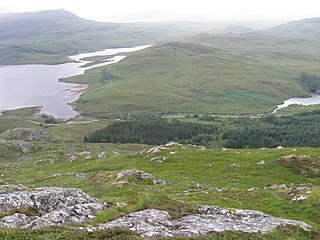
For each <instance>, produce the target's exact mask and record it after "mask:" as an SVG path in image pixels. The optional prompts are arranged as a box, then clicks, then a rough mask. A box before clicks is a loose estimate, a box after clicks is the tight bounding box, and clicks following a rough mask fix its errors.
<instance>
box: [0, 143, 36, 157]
mask: <svg viewBox="0 0 320 240" xmlns="http://www.w3.org/2000/svg"><path fill="white" fill-rule="evenodd" d="M33 149H34V146H33V145H32V144H31V143H28V142H24V141H20V140H13V141H10V140H5V139H0V155H1V156H2V157H7V154H8V153H9V152H10V151H17V152H20V153H30V152H32V150H33Z"/></svg>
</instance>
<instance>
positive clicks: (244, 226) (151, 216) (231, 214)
mask: <svg viewBox="0 0 320 240" xmlns="http://www.w3.org/2000/svg"><path fill="white" fill-rule="evenodd" d="M199 212H200V213H199V214H195V215H189V216H185V217H182V218H179V219H172V217H171V216H170V215H169V213H167V212H166V211H159V210H156V209H148V210H143V211H139V212H134V213H130V214H128V215H126V216H124V217H122V218H119V219H116V220H114V221H111V222H108V223H104V224H100V225H99V226H98V227H94V228H84V229H86V230H90V231H92V230H102V229H109V228H113V227H120V228H126V229H129V230H131V231H134V232H136V233H138V234H139V235H140V236H142V237H145V238H151V237H153V238H154V237H180V236H187V237H193V236H199V235H205V234H208V233H210V232H223V231H241V232H248V233H257V232H261V233H267V232H269V231H271V230H273V229H275V228H276V227H278V226H285V225H294V226H299V227H302V228H304V229H306V230H307V229H310V228H311V226H310V225H308V224H306V223H304V222H301V221H294V220H287V219H281V218H276V217H272V216H270V215H266V214H264V213H262V212H259V211H252V210H240V209H231V210H228V209H224V208H220V207H216V206H201V207H200V209H199Z"/></svg>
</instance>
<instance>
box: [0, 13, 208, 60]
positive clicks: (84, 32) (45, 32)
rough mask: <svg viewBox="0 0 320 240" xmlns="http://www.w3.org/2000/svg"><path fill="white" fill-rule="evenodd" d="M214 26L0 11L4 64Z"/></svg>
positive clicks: (150, 41)
mask: <svg viewBox="0 0 320 240" xmlns="http://www.w3.org/2000/svg"><path fill="white" fill-rule="evenodd" d="M186 26H188V27H187V28H186ZM211 28H212V26H211V25H209V24H200V23H199V24H198V23H181V22H180V23H179V22H177V23H158V24H157V23H153V24H152V23H103V22H95V21H90V20H86V19H82V18H80V17H78V16H76V15H74V14H73V13H71V12H68V11H65V10H50V11H40V12H28V13H14V14H0V29H1V32H0V51H1V53H2V54H1V56H0V64H25V63H50V64H52V63H53V64H56V63H61V62H66V61H67V58H66V57H67V56H70V55H74V54H76V53H80V52H81V53H82V52H90V51H97V50H103V49H105V48H111V47H131V46H137V45H146V44H153V43H155V42H161V41H167V40H170V39H177V38H178V39H179V38H184V37H186V36H190V34H191V35H192V34H195V33H199V32H201V31H205V30H209V29H211ZM186 29H187V30H186Z"/></svg>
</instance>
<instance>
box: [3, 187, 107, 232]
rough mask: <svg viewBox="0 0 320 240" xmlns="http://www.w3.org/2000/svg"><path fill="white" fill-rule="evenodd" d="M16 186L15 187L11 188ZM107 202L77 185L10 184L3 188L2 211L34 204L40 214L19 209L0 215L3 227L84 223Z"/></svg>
mask: <svg viewBox="0 0 320 240" xmlns="http://www.w3.org/2000/svg"><path fill="white" fill-rule="evenodd" d="M11 189H13V190H11ZM106 207H107V206H105V205H104V204H102V203H100V202H99V201H98V200H96V199H94V198H92V197H90V196H89V195H87V194H86V193H84V192H83V191H82V190H80V189H75V188H57V187H52V188H35V189H30V190H28V189H24V188H21V187H19V188H12V187H11V188H8V187H4V188H3V191H1V192H0V211H10V210H18V209H20V208H25V209H28V208H32V209H35V210H36V212H37V213H38V216H31V217H29V216H26V215H24V214H19V213H15V214H13V215H10V216H6V217H4V218H1V219H0V227H9V228H39V227H47V226H56V225H65V224H74V223H82V222H85V221H88V220H90V219H92V218H93V216H94V214H95V213H96V212H97V211H99V210H103V209H105V208H106Z"/></svg>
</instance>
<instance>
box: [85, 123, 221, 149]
mask: <svg viewBox="0 0 320 240" xmlns="http://www.w3.org/2000/svg"><path fill="white" fill-rule="evenodd" d="M217 129H218V128H217V127H216V126H214V125H206V124H199V123H186V122H180V121H177V120H172V121H167V120H166V119H145V120H131V121H124V122H116V123H113V124H111V125H109V126H107V127H106V128H104V129H101V130H98V131H95V132H93V133H91V134H90V135H88V136H86V137H85V139H84V140H85V142H91V143H143V144H151V145H159V144H163V143H167V142H169V141H176V142H180V143H185V144H188V143H190V144H198V145H208V144H209V142H210V141H211V140H212V139H213V138H212V134H214V133H216V131H217Z"/></svg>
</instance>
